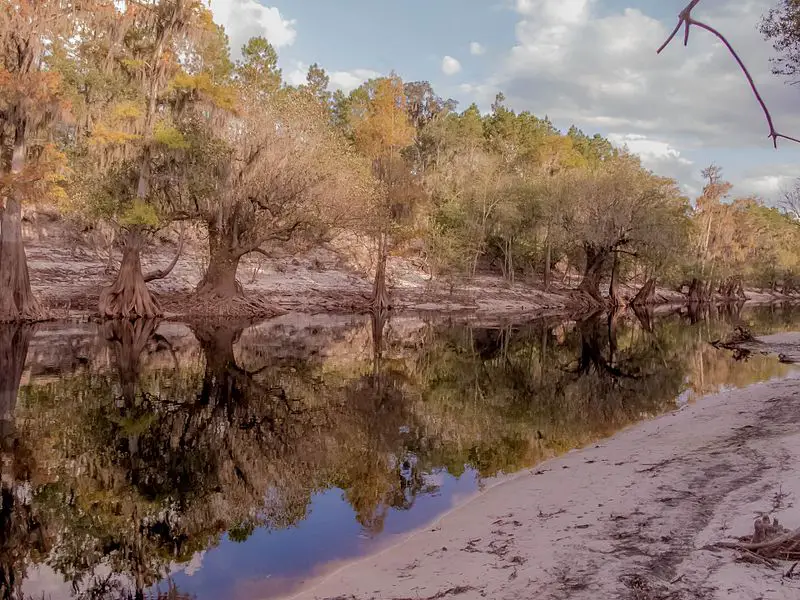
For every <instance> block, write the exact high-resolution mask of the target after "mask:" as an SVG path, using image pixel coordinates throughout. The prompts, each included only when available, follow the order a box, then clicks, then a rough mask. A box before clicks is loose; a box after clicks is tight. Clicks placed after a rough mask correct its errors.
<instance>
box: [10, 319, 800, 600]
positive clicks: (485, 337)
mask: <svg viewBox="0 0 800 600" xmlns="http://www.w3.org/2000/svg"><path fill="white" fill-rule="evenodd" d="M709 311H714V312H709ZM684 313H685V314H673V315H669V316H667V317H663V318H655V317H654V316H653V315H652V314H649V313H646V312H642V311H638V312H636V313H630V314H624V315H622V314H617V315H611V316H608V315H595V316H594V317H592V318H589V319H586V320H584V321H582V322H579V323H575V322H561V323H559V322H552V321H550V322H547V321H540V322H534V323H528V324H509V325H506V326H497V327H478V326H470V325H464V324H461V325H454V324H451V323H448V322H446V321H442V320H431V321H423V320H420V319H416V318H394V319H391V320H389V319H386V317H385V315H380V316H373V317H372V318H371V319H369V318H360V317H352V318H325V317H320V318H317V319H312V320H307V321H306V322H303V321H301V320H297V321H293V320H292V319H293V318H294V319H299V318H298V317H285V318H282V319H278V320H275V321H272V322H268V323H264V324H261V325H256V326H249V324H247V323H226V324H224V325H210V324H207V323H197V324H192V325H190V326H186V325H179V324H175V323H159V322H156V321H137V322H114V323H107V324H104V325H103V326H100V327H96V326H82V327H76V326H74V325H71V326H59V325H55V324H49V325H47V326H39V328H38V329H37V330H34V328H32V327H31V326H18V325H15V326H9V325H2V326H0V375H1V377H0V408H1V409H2V413H1V417H0V418H1V419H2V421H0V425H1V428H0V434H1V435H2V445H0V449H1V450H2V508H1V509H0V595H2V597H3V598H20V597H36V598H41V597H45V598H48V597H52V598H86V599H89V598H130V597H135V598H144V597H159V595H160V596H161V597H164V598H167V597H169V598H188V597H200V598H219V597H228V598H248V597H252V596H253V595H260V596H262V597H263V596H267V597H269V595H270V594H278V593H280V592H285V591H286V590H288V589H290V588H291V587H292V586H293V585H294V584H296V583H297V581H298V580H299V579H301V578H303V577H305V576H308V575H309V574H310V573H313V572H314V571H315V570H318V569H319V568H321V567H323V566H324V565H325V564H327V563H329V562H330V561H335V560H341V559H346V558H348V557H352V556H355V555H358V554H360V553H363V552H365V551H368V550H369V549H370V548H374V545H375V544H376V543H378V542H380V541H381V540H385V539H386V538H387V536H391V535H392V534H395V533H399V532H402V531H407V530H409V529H411V528H414V527H418V526H420V525H422V524H424V523H425V522H426V521H427V520H429V519H430V518H432V517H433V516H435V515H436V514H439V513H441V512H443V511H444V510H447V509H448V508H449V507H450V506H452V504H453V503H454V502H456V501H457V499H458V498H460V497H464V496H466V495H469V494H470V493H473V492H474V491H475V490H477V489H478V488H480V486H481V485H483V483H484V482H486V481H487V480H489V479H490V478H493V477H496V476H498V475H500V474H502V473H510V472H514V471H517V470H519V469H522V468H525V467H529V466H532V465H534V464H536V463H537V462H539V461H541V460H544V459H546V458H548V457H550V456H553V455H555V454H558V453H560V452H564V451H566V450H568V449H571V448H575V447H578V446H581V445H583V444H586V443H589V442H591V441H593V440H596V439H598V438H600V437H603V436H606V435H610V434H612V433H614V432H615V431H617V430H619V429H620V428H622V427H624V426H626V425H628V424H630V423H632V422H635V421H636V420H638V419H641V418H643V417H646V416H649V415H655V414H658V413H660V412H662V411H665V410H669V409H670V408H674V407H675V405H676V401H677V399H678V398H680V399H681V400H682V401H686V400H689V399H691V397H692V396H696V395H701V394H703V393H707V392H710V391H714V390H716V389H718V388H719V387H720V386H724V385H735V386H742V385H746V384H748V383H751V382H754V381H760V380H765V379H769V378H773V377H781V376H784V375H786V374H787V373H788V371H789V369H790V368H791V367H790V366H789V365H784V364H781V363H779V362H778V361H777V359H774V358H770V357H762V356H757V355H753V356H750V357H749V358H748V360H746V361H739V362H737V361H736V360H735V359H734V357H733V356H732V354H731V353H729V352H726V351H723V350H717V349H715V348H714V347H712V346H711V345H710V344H708V343H707V342H708V341H710V340H713V339H717V338H719V337H722V335H724V334H725V333H727V332H728V331H729V330H730V329H731V328H732V326H733V325H735V324H745V325H747V326H749V327H751V328H752V329H754V330H755V331H758V332H762V333H767V332H772V331H776V330H787V329H798V328H800V313H798V311H797V310H795V309H791V308H776V307H770V308H763V309H758V310H755V311H747V310H745V311H742V310H741V307H729V308H727V309H725V310H724V311H720V310H719V309H713V308H703V309H702V311H701V312H698V311H697V310H687V311H684Z"/></svg>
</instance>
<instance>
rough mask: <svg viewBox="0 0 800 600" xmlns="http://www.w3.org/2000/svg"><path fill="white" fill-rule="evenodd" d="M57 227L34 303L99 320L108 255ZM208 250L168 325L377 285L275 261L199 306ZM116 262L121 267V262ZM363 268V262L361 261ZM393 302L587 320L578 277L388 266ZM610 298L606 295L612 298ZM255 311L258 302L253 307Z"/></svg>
mask: <svg viewBox="0 0 800 600" xmlns="http://www.w3.org/2000/svg"><path fill="white" fill-rule="evenodd" d="M70 236H71V234H70V229H69V228H66V227H64V226H63V225H62V224H60V223H59V222H53V223H50V224H49V225H46V226H45V225H42V226H40V227H39V228H38V229H33V228H31V229H29V230H28V231H27V235H26V251H27V255H28V264H29V268H30V276H31V284H32V286H33V290H34V292H35V294H36V296H37V297H38V298H39V299H40V300H41V301H42V302H43V304H44V305H45V306H46V307H47V308H48V309H49V310H50V313H51V315H52V316H53V318H73V317H88V316H91V315H93V314H95V313H96V311H97V303H98V297H99V294H100V290H101V288H102V287H103V286H104V285H107V284H109V283H110V282H111V281H112V280H113V273H114V262H113V261H109V257H108V254H107V252H106V253H104V252H103V251H100V250H97V249H96V248H95V247H94V246H89V245H87V243H86V242H85V240H82V239H81V238H75V236H74V235H72V236H71V237H70ZM175 250H176V243H175V240H170V239H163V240H159V241H157V243H155V244H154V245H153V246H152V247H151V248H150V249H149V250H148V251H147V252H146V253H145V254H144V256H143V268H144V270H145V271H152V270H157V269H161V268H164V267H165V266H166V265H167V264H168V263H169V262H170V261H171V259H172V258H173V256H174V253H175ZM204 256H205V250H204V248H203V244H202V241H201V240H199V239H193V240H190V241H188V242H187V243H186V246H185V251H184V253H183V255H182V256H181V258H180V259H179V260H178V262H177V264H176V266H175V268H174V270H173V271H172V272H171V273H170V275H169V276H168V277H167V278H166V279H161V280H156V281H153V282H152V283H150V284H149V287H150V289H151V290H152V291H153V292H154V293H155V294H156V296H157V298H158V299H159V300H160V302H161V304H162V307H163V309H164V312H165V316H167V317H168V318H173V319H181V318H184V319H186V318H193V317H199V316H207V315H213V316H247V317H270V316H276V315H280V314H284V313H287V312H306V313H323V312H364V311H366V310H367V309H368V307H369V300H370V296H371V289H372V284H371V281H370V279H369V277H368V276H367V273H368V272H369V268H368V265H366V264H361V266H360V267H359V266H358V265H359V264H360V263H359V261H358V260H356V259H348V258H347V254H346V253H343V252H342V251H341V249H337V251H334V250H332V249H325V248H317V249H315V250H313V251H309V252H302V253H301V252H298V253H294V254H290V255H281V254H277V253H276V254H275V256H274V257H271V258H269V259H267V258H265V257H263V256H261V255H257V256H254V257H246V258H245V259H243V260H242V263H241V265H240V267H239V271H238V279H239V282H240V283H241V285H242V287H243V289H244V292H245V298H246V300H245V301H243V302H240V303H238V306H237V303H236V302H233V303H230V304H229V305H225V304H224V303H220V302H218V301H212V302H208V301H203V300H202V299H200V300H198V299H197V298H196V297H195V296H194V290H195V288H196V287H197V284H198V282H199V281H200V279H201V277H202V275H203V273H204V271H205V266H206V265H205V263H204ZM117 258H118V257H117ZM361 262H363V261H361ZM388 276H389V283H390V285H391V287H392V293H391V300H392V303H393V307H394V308H395V309H397V310H405V311H414V312H447V313H451V314H468V315H474V316H475V317H477V318H496V317H502V316H509V315H515V316H525V315H530V316H532V317H533V316H535V317H547V316H566V315H574V314H579V313H581V312H585V311H586V306H585V305H582V304H581V303H580V302H576V299H575V295H574V288H575V287H576V286H577V285H578V283H579V281H580V277H579V276H578V275H577V274H573V275H572V276H571V277H564V276H563V274H562V275H559V277H558V278H557V280H556V281H555V282H554V283H553V285H552V286H551V288H550V289H549V290H544V289H542V286H541V285H539V283H538V282H537V281H535V280H531V281H518V282H515V283H510V282H507V281H505V280H504V279H502V278H501V277H499V276H495V275H478V276H476V277H474V278H469V279H467V278H463V279H457V278H456V279H447V278H439V279H436V280H431V277H430V275H429V274H428V273H427V272H426V270H425V268H424V265H421V264H419V263H418V262H416V261H413V260H410V259H404V258H399V257H392V258H391V259H390V261H389V265H388ZM606 292H607V290H604V293H606ZM637 292H638V286H636V285H632V286H625V285H623V286H621V293H622V295H623V297H625V298H627V299H632V298H633V297H634V296H635V295H636V293H637ZM747 296H748V299H749V300H751V301H753V302H757V303H762V304H764V303H770V302H781V301H787V300H794V301H800V295H797V296H783V295H780V294H770V293H760V292H758V291H756V290H748V291H747ZM250 301H254V302H250ZM655 301H656V303H657V305H659V306H675V305H682V304H685V303H686V301H687V298H686V296H684V295H683V294H681V293H679V292H677V291H675V290H669V289H664V288H659V289H658V290H657V292H656V295H655Z"/></svg>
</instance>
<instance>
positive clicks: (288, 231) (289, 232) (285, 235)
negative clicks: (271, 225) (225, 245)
mask: <svg viewBox="0 0 800 600" xmlns="http://www.w3.org/2000/svg"><path fill="white" fill-rule="evenodd" d="M303 225H305V223H304V222H303V221H296V222H295V223H294V224H292V225H290V226H288V227H284V228H283V229H279V230H278V231H273V232H272V233H270V234H269V235H264V236H261V237H260V238H258V239H257V240H256V241H255V242H253V243H252V244H248V245H247V246H237V247H236V248H234V249H233V255H234V257H235V258H241V257H242V256H244V255H245V254H250V253H251V252H260V253H261V254H263V255H264V256H269V254H267V253H266V252H265V251H263V250H262V249H261V246H262V245H264V244H266V243H267V242H273V241H279V242H288V241H289V240H290V239H292V236H293V235H294V233H295V231H297V230H298V229H299V228H300V227H302V226H303Z"/></svg>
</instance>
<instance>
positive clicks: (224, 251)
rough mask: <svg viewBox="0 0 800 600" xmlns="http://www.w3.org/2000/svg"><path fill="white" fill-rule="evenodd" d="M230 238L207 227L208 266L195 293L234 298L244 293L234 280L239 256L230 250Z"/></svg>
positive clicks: (213, 228)
mask: <svg viewBox="0 0 800 600" xmlns="http://www.w3.org/2000/svg"><path fill="white" fill-rule="evenodd" d="M232 247H233V244H232V240H230V239H228V236H226V235H225V234H224V233H223V232H221V231H219V230H218V229H217V228H216V227H213V226H211V225H209V227H208V250H209V261H208V268H207V269H206V273H205V275H203V279H202V281H200V283H199V284H198V286H197V293H198V294H204V295H210V296H216V297H219V298H234V297H236V296H241V295H243V293H244V290H243V289H242V286H241V285H240V284H239V282H238V281H236V272H237V270H238V269H239V261H240V260H241V257H240V256H236V254H235V253H234V252H232V251H231V248H232Z"/></svg>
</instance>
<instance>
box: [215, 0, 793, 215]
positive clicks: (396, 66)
mask: <svg viewBox="0 0 800 600" xmlns="http://www.w3.org/2000/svg"><path fill="white" fill-rule="evenodd" d="M686 1H687V0H403V1H390V0H262V1H259V0H209V2H210V5H211V9H212V11H213V12H214V15H215V19H216V21H217V22H218V23H220V24H222V25H223V26H224V27H225V30H226V32H227V34H228V36H229V38H230V45H231V50H232V52H233V54H234V56H236V55H237V54H238V52H239V49H240V48H241V46H242V45H243V44H244V43H245V42H246V41H247V39H249V38H250V37H252V36H254V35H263V36H265V37H266V38H267V39H268V40H269V41H270V42H271V43H272V44H273V45H274V46H275V47H276V49H277V51H278V54H279V57H280V65H281V67H282V69H283V73H284V78H285V79H287V80H288V81H289V82H290V83H295V84H296V83H301V82H302V81H304V79H305V73H306V71H307V69H308V66H309V65H310V64H312V63H318V64H320V65H321V66H322V67H324V68H325V69H326V70H327V71H328V74H329V75H330V77H331V84H332V87H334V88H342V89H344V90H350V89H352V88H354V87H357V86H358V85H359V84H360V83H361V82H362V81H363V80H364V79H367V78H370V77H375V76H378V75H385V74H388V73H389V72H391V71H395V72H397V74H398V75H400V76H401V77H402V78H403V79H404V80H405V81H420V80H426V81H429V82H430V83H431V84H432V85H433V87H434V90H435V91H436V92H437V93H438V94H439V95H440V96H442V97H445V98H453V99H455V100H457V101H458V102H459V107H460V108H461V109H465V108H467V107H468V106H469V105H470V104H471V103H473V102H475V103H477V104H478V106H479V107H480V108H481V110H483V111H488V110H489V107H490V105H491V104H492V101H493V100H494V98H495V96H496V94H497V93H498V92H503V93H504V94H505V96H506V104H507V105H508V106H509V107H510V108H513V109H514V110H517V111H522V110H528V111H531V112H532V113H533V114H535V115H537V116H540V117H543V116H548V117H550V119H551V120H552V121H553V123H554V124H555V125H556V126H557V127H559V128H561V129H562V130H566V129H567V128H568V127H569V126H570V125H572V124H574V125H576V126H578V127H579V128H581V129H582V130H583V131H584V132H585V133H589V134H594V133H600V134H602V135H604V136H606V137H608V138H609V139H610V140H611V141H612V142H614V143H615V144H616V145H619V146H622V145H627V146H628V148H629V149H630V150H632V151H633V152H636V153H637V154H639V155H640V156H641V157H642V161H643V163H644V165H645V166H646V167H648V168H650V169H652V170H653V171H655V172H657V173H659V174H661V175H667V176H670V177H674V178H675V179H677V180H678V181H679V182H680V183H681V186H682V187H683V189H684V191H685V192H686V193H687V194H688V195H689V196H690V197H694V196H696V195H698V194H699V192H700V190H701V189H702V177H701V170H702V169H703V168H704V167H706V166H708V165H709V164H711V163H715V164H717V165H719V166H721V167H722V169H723V175H724V177H725V178H726V179H728V180H729V181H731V182H732V183H733V184H734V186H735V187H734V193H735V194H736V195H741V196H745V195H751V194H755V195H759V196H761V197H762V198H764V199H765V200H766V201H767V202H769V203H772V204H775V203H777V202H779V200H780V196H781V193H782V191H784V190H786V189H788V188H789V187H790V186H791V185H793V183H794V181H795V180H796V179H797V178H798V177H800V145H793V144H792V143H791V142H781V143H780V144H779V148H778V150H775V149H774V148H773V147H772V143H771V141H770V140H769V139H767V133H768V127H767V125H766V121H765V119H764V116H763V113H762V112H761V111H760V108H759V106H758V104H757V103H756V101H755V98H754V97H753V95H752V92H751V91H750V88H749V86H748V84H747V81H746V80H745V78H744V77H743V76H742V73H741V71H740V70H739V69H738V66H737V65H736V63H735V62H734V60H733V58H732V57H731V56H730V54H729V53H728V52H727V50H725V48H724V47H723V46H722V45H721V44H720V43H719V42H718V41H717V40H715V39H714V38H713V37H712V36H711V35H710V34H708V33H706V32H704V31H701V30H697V29H695V30H693V32H692V36H691V38H690V42H689V46H688V48H684V47H683V45H682V40H677V42H678V43H674V44H673V45H671V46H670V47H669V48H667V49H666V50H665V51H664V52H663V53H662V54H661V55H657V54H656V49H657V48H658V46H660V45H661V43H662V42H663V41H664V40H665V39H666V37H667V35H668V34H669V32H670V31H671V30H672V28H673V27H674V25H675V24H676V23H677V15H678V13H679V12H680V10H681V9H682V8H683V6H684V5H685V4H686ZM776 1H777V0H737V1H736V2H730V1H728V0H703V1H702V2H701V3H700V5H699V6H698V8H697V9H696V10H695V12H694V16H695V18H697V19H699V20H702V21H705V22H707V23H709V24H711V25H713V26H715V27H716V28H717V29H719V30H721V31H722V32H723V33H724V34H725V35H726V36H727V37H728V39H729V40H730V41H731V43H732V44H733V45H734V46H735V48H736V49H737V51H738V52H739V53H740V54H741V56H742V57H743V59H744V61H745V63H746V64H747V66H748V68H749V69H750V71H751V72H752V74H753V76H754V79H755V81H756V82H757V85H758V87H759V90H760V91H761V93H762V95H763V96H764V99H765V101H766V102H767V105H768V106H769V108H770V111H771V112H772V115H773V117H774V119H775V122H776V127H777V129H778V130H779V131H780V132H782V133H786V134H787V135H792V136H794V137H800V111H798V110H796V109H797V107H798V100H800V87H796V86H791V85H787V84H786V83H785V82H784V81H783V80H781V79H780V78H779V77H776V76H774V75H772V73H771V66H770V61H769V59H770V57H771V56H773V51H772V48H771V46H770V44H769V43H768V42H766V41H764V40H763V39H762V38H761V35H760V34H759V32H758V23H759V20H760V18H761V15H762V14H763V13H764V12H765V11H766V10H767V9H768V8H770V6H772V5H773V4H774V3H775V2H776Z"/></svg>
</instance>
